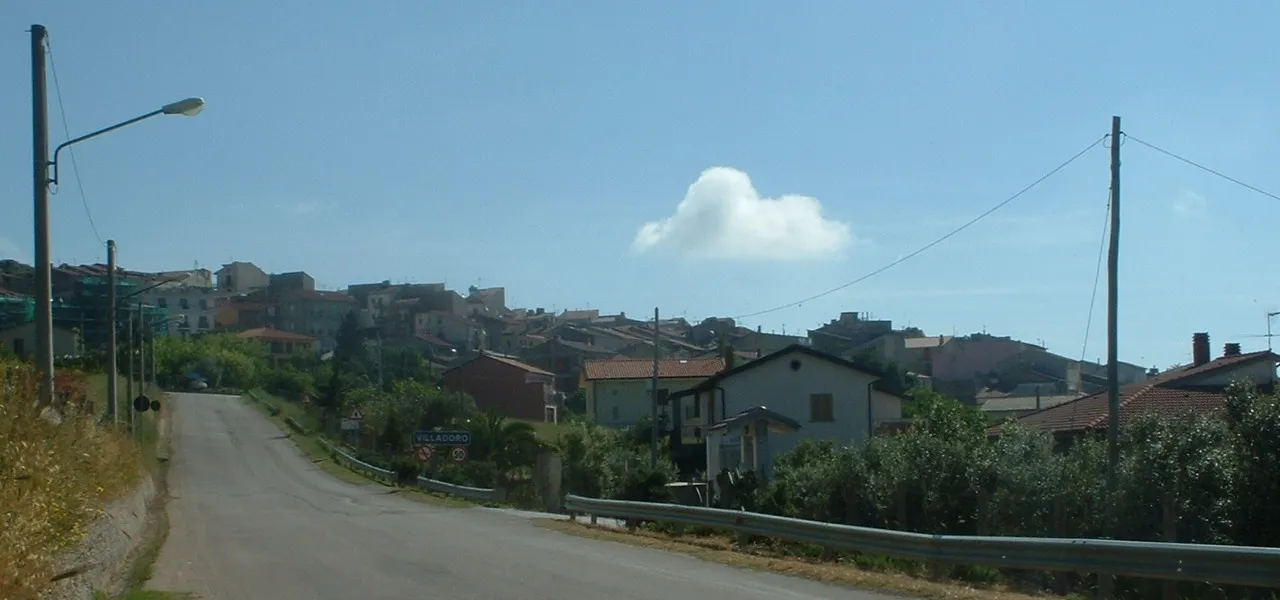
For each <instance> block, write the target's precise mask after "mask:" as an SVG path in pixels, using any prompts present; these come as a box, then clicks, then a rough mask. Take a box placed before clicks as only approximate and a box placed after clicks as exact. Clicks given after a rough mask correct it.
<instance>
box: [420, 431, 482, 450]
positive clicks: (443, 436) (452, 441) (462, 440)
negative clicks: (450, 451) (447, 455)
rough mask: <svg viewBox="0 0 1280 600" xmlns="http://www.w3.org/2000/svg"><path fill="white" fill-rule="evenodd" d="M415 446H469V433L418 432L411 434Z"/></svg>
mask: <svg viewBox="0 0 1280 600" xmlns="http://www.w3.org/2000/svg"><path fill="white" fill-rule="evenodd" d="M413 445H415V446H470V445H471V432H470V431H465V430H464V431H433V430H429V429H428V430H419V431H415V432H413Z"/></svg>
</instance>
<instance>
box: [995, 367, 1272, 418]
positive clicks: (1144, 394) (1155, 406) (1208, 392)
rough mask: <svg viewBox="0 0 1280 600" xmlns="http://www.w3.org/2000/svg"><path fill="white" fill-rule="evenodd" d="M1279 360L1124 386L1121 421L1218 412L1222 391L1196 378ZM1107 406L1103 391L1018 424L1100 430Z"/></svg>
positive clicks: (1181, 371) (1173, 372)
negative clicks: (1144, 416) (1188, 412)
mask: <svg viewBox="0 0 1280 600" xmlns="http://www.w3.org/2000/svg"><path fill="white" fill-rule="evenodd" d="M1277 358H1280V357H1277V356H1276V355H1275V354H1272V353H1271V352H1268V351H1263V352H1251V353H1249V354H1241V355H1238V356H1225V357H1222V358H1219V359H1217V360H1213V361H1210V362H1208V363H1205V364H1203V365H1200V366H1198V367H1196V366H1187V367H1180V368H1176V369H1170V370H1168V371H1165V372H1163V373H1160V374H1159V375H1156V376H1154V377H1151V378H1149V379H1147V380H1145V381H1140V382H1137V383H1133V384H1130V385H1127V386H1124V387H1123V388H1121V389H1120V422H1121V424H1124V423H1127V422H1129V421H1130V420H1131V419H1133V418H1134V417H1135V416H1137V415H1139V414H1142V413H1148V412H1159V413H1165V414H1169V413H1177V412H1182V411H1184V410H1194V411H1200V412H1210V411H1215V410H1219V409H1221V408H1222V407H1223V406H1224V405H1225V402H1226V397H1225V395H1224V393H1223V390H1222V389H1220V388H1216V389H1207V388H1205V387H1198V386H1195V385H1193V384H1194V382H1193V381H1192V380H1193V378H1195V377H1198V376H1201V375H1207V374H1209V373H1212V372H1215V371H1219V370H1224V369H1229V368H1234V367H1240V366H1242V365H1245V364H1248V363H1253V362H1256V361H1260V360H1264V359H1265V360H1271V361H1272V362H1273V363H1274V362H1275V360H1276V359H1277ZM1108 404H1109V403H1108V400H1107V394H1106V392H1102V393H1098V394H1093V395H1090V396H1085V397H1083V398H1079V399H1077V400H1072V401H1070V402H1065V403H1063V404H1059V405H1057V406H1052V407H1049V408H1046V409H1044V410H1042V411H1039V412H1035V413H1031V414H1029V415H1027V416H1025V417H1022V418H1021V419H1019V420H1018V423H1019V424H1020V425H1025V426H1028V427H1034V428H1037V429H1044V430H1046V431H1053V432H1066V431H1083V430H1087V429H1101V428H1105V427H1107V426H1108V425H1109V423H1110V418H1109V413H1110V410H1109V406H1108ZM997 430H998V427H996V428H993V433H994V432H995V431H997Z"/></svg>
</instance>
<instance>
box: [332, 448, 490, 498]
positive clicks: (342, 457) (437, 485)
mask: <svg viewBox="0 0 1280 600" xmlns="http://www.w3.org/2000/svg"><path fill="white" fill-rule="evenodd" d="M319 442H320V446H321V447H322V448H324V450H325V452H328V453H329V455H330V456H332V457H333V458H334V460H337V461H338V463H339V464H341V465H343V466H345V467H347V468H348V469H351V470H352V471H355V472H357V473H360V474H362V475H364V476H366V477H369V478H371V479H376V480H379V481H384V482H387V483H396V474H395V472H393V471H388V470H387V469H383V468H380V467H375V466H373V465H371V464H369V463H367V462H364V461H362V460H360V459H358V458H356V457H354V456H351V455H350V454H347V453H346V452H343V451H342V450H340V449H339V448H338V447H337V446H335V445H333V444H332V443H331V442H329V440H326V439H324V438H320V439H319ZM418 487H420V488H422V489H423V490H424V491H428V492H435V493H438V494H450V495H453V496H458V497H460V498H466V499H468V500H479V501H482V502H494V501H496V500H498V491H497V490H496V489H490V488H477V487H468V486H465V485H456V484H453V483H447V482H444V481H438V480H435V479H431V478H428V477H418Z"/></svg>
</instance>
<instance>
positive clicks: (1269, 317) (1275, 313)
mask: <svg viewBox="0 0 1280 600" xmlns="http://www.w3.org/2000/svg"><path fill="white" fill-rule="evenodd" d="M1276 315H1280V312H1269V313H1267V352H1271V319H1273V318H1275V316H1276Z"/></svg>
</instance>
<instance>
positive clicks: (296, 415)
mask: <svg viewBox="0 0 1280 600" xmlns="http://www.w3.org/2000/svg"><path fill="white" fill-rule="evenodd" d="M254 393H255V394H257V395H258V397H260V398H262V399H263V400H266V401H267V402H270V403H271V404H272V405H274V406H276V407H277V408H279V409H280V412H279V413H278V414H275V415H273V414H271V412H270V411H268V410H267V407H266V406H264V405H263V404H262V403H261V402H254V401H253V399H251V398H249V397H248V396H247V395H245V396H241V397H240V399H241V401H243V402H245V403H247V404H249V405H250V406H253V407H254V408H255V410H257V411H258V412H260V413H262V415H263V416H265V417H266V418H267V420H268V421H271V423H273V424H274V425H275V426H276V428H278V429H279V430H280V432H281V433H283V434H284V436H285V437H287V438H289V440H290V441H292V442H293V443H294V445H295V446H297V447H298V449H299V450H301V451H302V453H303V454H305V455H306V456H307V457H308V458H309V459H310V460H311V463H312V464H314V465H316V466H317V467H320V469H321V470H322V471H324V472H326V473H328V474H330V475H332V476H334V477H335V478H337V479H338V480H340V481H345V482H347V483H351V484H355V485H367V484H370V483H375V484H378V485H384V486H386V484H384V483H383V482H381V481H377V480H374V479H370V478H368V477H365V476H364V475H361V474H360V473H357V472H355V471H352V470H351V469H348V468H346V467H345V466H343V465H341V464H339V463H338V461H337V460H334V458H333V457H332V456H329V453H328V452H326V451H325V449H324V446H322V445H321V444H320V439H319V438H318V437H317V436H316V435H315V434H310V433H309V434H306V435H303V434H300V433H298V432H296V431H294V430H293V429H292V428H290V427H289V426H288V425H287V424H285V419H286V418H292V419H294V420H295V421H297V422H298V423H300V424H302V426H303V427H304V428H306V429H307V431H314V430H315V429H316V427H317V421H316V419H315V417H313V416H312V415H310V414H308V413H307V411H306V409H304V408H303V407H302V406H300V405H298V404H297V403H296V402H289V401H286V400H281V399H280V398H277V397H275V396H272V395H271V394H268V393H266V392H263V391H262V390H255V391H254ZM386 487H388V488H389V489H390V490H391V492H390V493H394V494H400V495H402V496H404V497H406V498H412V499H413V500H416V501H419V502H422V503H424V504H431V505H433V506H443V507H449V508H468V507H473V506H476V504H475V503H473V502H470V501H468V500H465V499H462V498H456V497H453V496H447V495H442V494H433V493H430V492H425V491H423V490H421V489H417V488H403V487H394V486H386Z"/></svg>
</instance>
